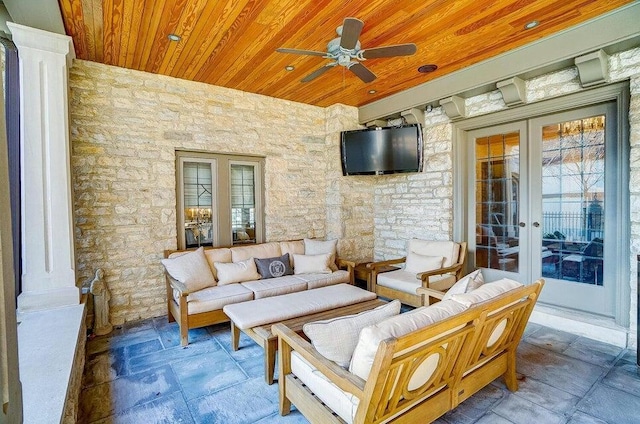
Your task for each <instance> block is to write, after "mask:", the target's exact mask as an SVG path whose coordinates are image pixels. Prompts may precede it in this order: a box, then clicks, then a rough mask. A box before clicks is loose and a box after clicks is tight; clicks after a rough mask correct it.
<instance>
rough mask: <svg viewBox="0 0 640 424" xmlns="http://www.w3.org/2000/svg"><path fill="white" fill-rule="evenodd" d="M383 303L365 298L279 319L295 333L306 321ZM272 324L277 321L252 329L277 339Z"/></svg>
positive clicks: (256, 332)
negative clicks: (319, 310)
mask: <svg viewBox="0 0 640 424" xmlns="http://www.w3.org/2000/svg"><path fill="white" fill-rule="evenodd" d="M385 303H387V302H385V301H384V300H380V299H373V300H367V301H364V302H360V303H354V304H353V305H347V306H342V307H340V308H335V309H329V310H328V311H322V312H316V313H314V314H309V315H303V316H299V317H296V318H291V319H288V320H285V321H281V323H282V324H284V325H286V326H287V327H289V328H290V329H291V330H293V331H295V332H296V333H301V332H302V327H303V326H304V325H305V324H306V323H308V322H313V321H320V320H323V319H331V318H338V317H342V316H345V315H353V314H358V313H360V312H364V311H368V310H371V309H375V308H377V307H378V306H381V305H384V304H385ZM273 324H277V323H275V322H274V323H271V324H265V325H261V326H258V327H254V328H252V330H253V331H254V332H255V334H256V335H257V336H259V337H260V338H262V339H264V340H274V339H277V337H276V336H274V335H273V333H272V332H271V326H272V325H273Z"/></svg>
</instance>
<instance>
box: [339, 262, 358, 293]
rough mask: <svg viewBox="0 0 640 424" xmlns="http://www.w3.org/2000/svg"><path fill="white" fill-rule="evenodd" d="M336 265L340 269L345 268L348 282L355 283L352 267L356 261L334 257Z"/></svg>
mask: <svg viewBox="0 0 640 424" xmlns="http://www.w3.org/2000/svg"><path fill="white" fill-rule="evenodd" d="M336 265H338V268H340V269H344V268H346V270H347V272H349V284H351V285H352V286H353V285H355V284H356V277H355V275H354V268H355V267H356V263H355V262H353V261H348V260H346V259H341V258H336Z"/></svg>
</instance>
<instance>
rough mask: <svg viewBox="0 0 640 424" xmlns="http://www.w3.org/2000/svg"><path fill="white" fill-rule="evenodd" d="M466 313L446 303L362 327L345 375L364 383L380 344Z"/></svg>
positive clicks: (456, 306) (452, 304)
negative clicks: (362, 380)
mask: <svg viewBox="0 0 640 424" xmlns="http://www.w3.org/2000/svg"><path fill="white" fill-rule="evenodd" d="M466 309H467V307H466V306H464V305H462V304H461V303H458V302H454V301H453V300H446V301H442V302H438V303H435V304H433V305H430V306H423V307H421V308H417V309H414V310H413V311H411V312H406V313H404V314H400V315H397V316H394V317H391V318H388V319H386V320H384V321H382V322H380V323H378V324H375V325H371V326H369V327H365V328H363V329H362V331H361V332H360V337H359V339H358V344H357V345H356V348H355V350H354V351H353V356H352V357H351V363H350V364H349V371H350V372H351V373H353V374H355V375H357V376H358V377H360V378H362V379H364V380H366V379H367V378H368V377H369V372H370V371H371V366H372V365H373V359H374V358H375V355H376V352H377V351H378V345H379V344H380V342H381V341H382V340H385V339H388V338H390V337H400V336H404V335H405V334H408V333H410V332H412V331H415V330H417V329H420V328H423V327H426V326H428V325H431V324H433V323H436V322H438V321H442V320H443V319H446V318H449V317H451V316H453V315H455V314H459V313H461V312H463V311H465V310H466Z"/></svg>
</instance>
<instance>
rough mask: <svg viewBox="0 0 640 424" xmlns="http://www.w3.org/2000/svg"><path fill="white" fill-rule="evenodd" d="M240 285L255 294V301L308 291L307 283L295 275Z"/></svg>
mask: <svg viewBox="0 0 640 424" xmlns="http://www.w3.org/2000/svg"><path fill="white" fill-rule="evenodd" d="M240 284H242V286H244V287H245V288H247V289H249V290H251V291H252V292H253V295H254V296H253V297H254V299H262V298H263V297H271V296H280V295H282V294H287V293H295V292H299V291H302V290H306V289H307V282H306V281H303V280H300V279H299V278H296V277H294V276H293V275H285V276H282V277H277V278H267V279H265V280H257V281H246V282H243V283H240Z"/></svg>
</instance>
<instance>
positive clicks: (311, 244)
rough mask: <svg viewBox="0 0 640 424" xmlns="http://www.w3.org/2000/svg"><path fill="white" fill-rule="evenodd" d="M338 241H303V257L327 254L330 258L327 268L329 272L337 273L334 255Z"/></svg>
mask: <svg viewBox="0 0 640 424" xmlns="http://www.w3.org/2000/svg"><path fill="white" fill-rule="evenodd" d="M337 245H338V239H333V240H316V239H308V238H306V239H304V254H305V255H323V254H325V253H329V254H330V255H331V258H330V259H329V268H331V271H337V270H338V267H337V266H336V254H337V247H336V246H337Z"/></svg>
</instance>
